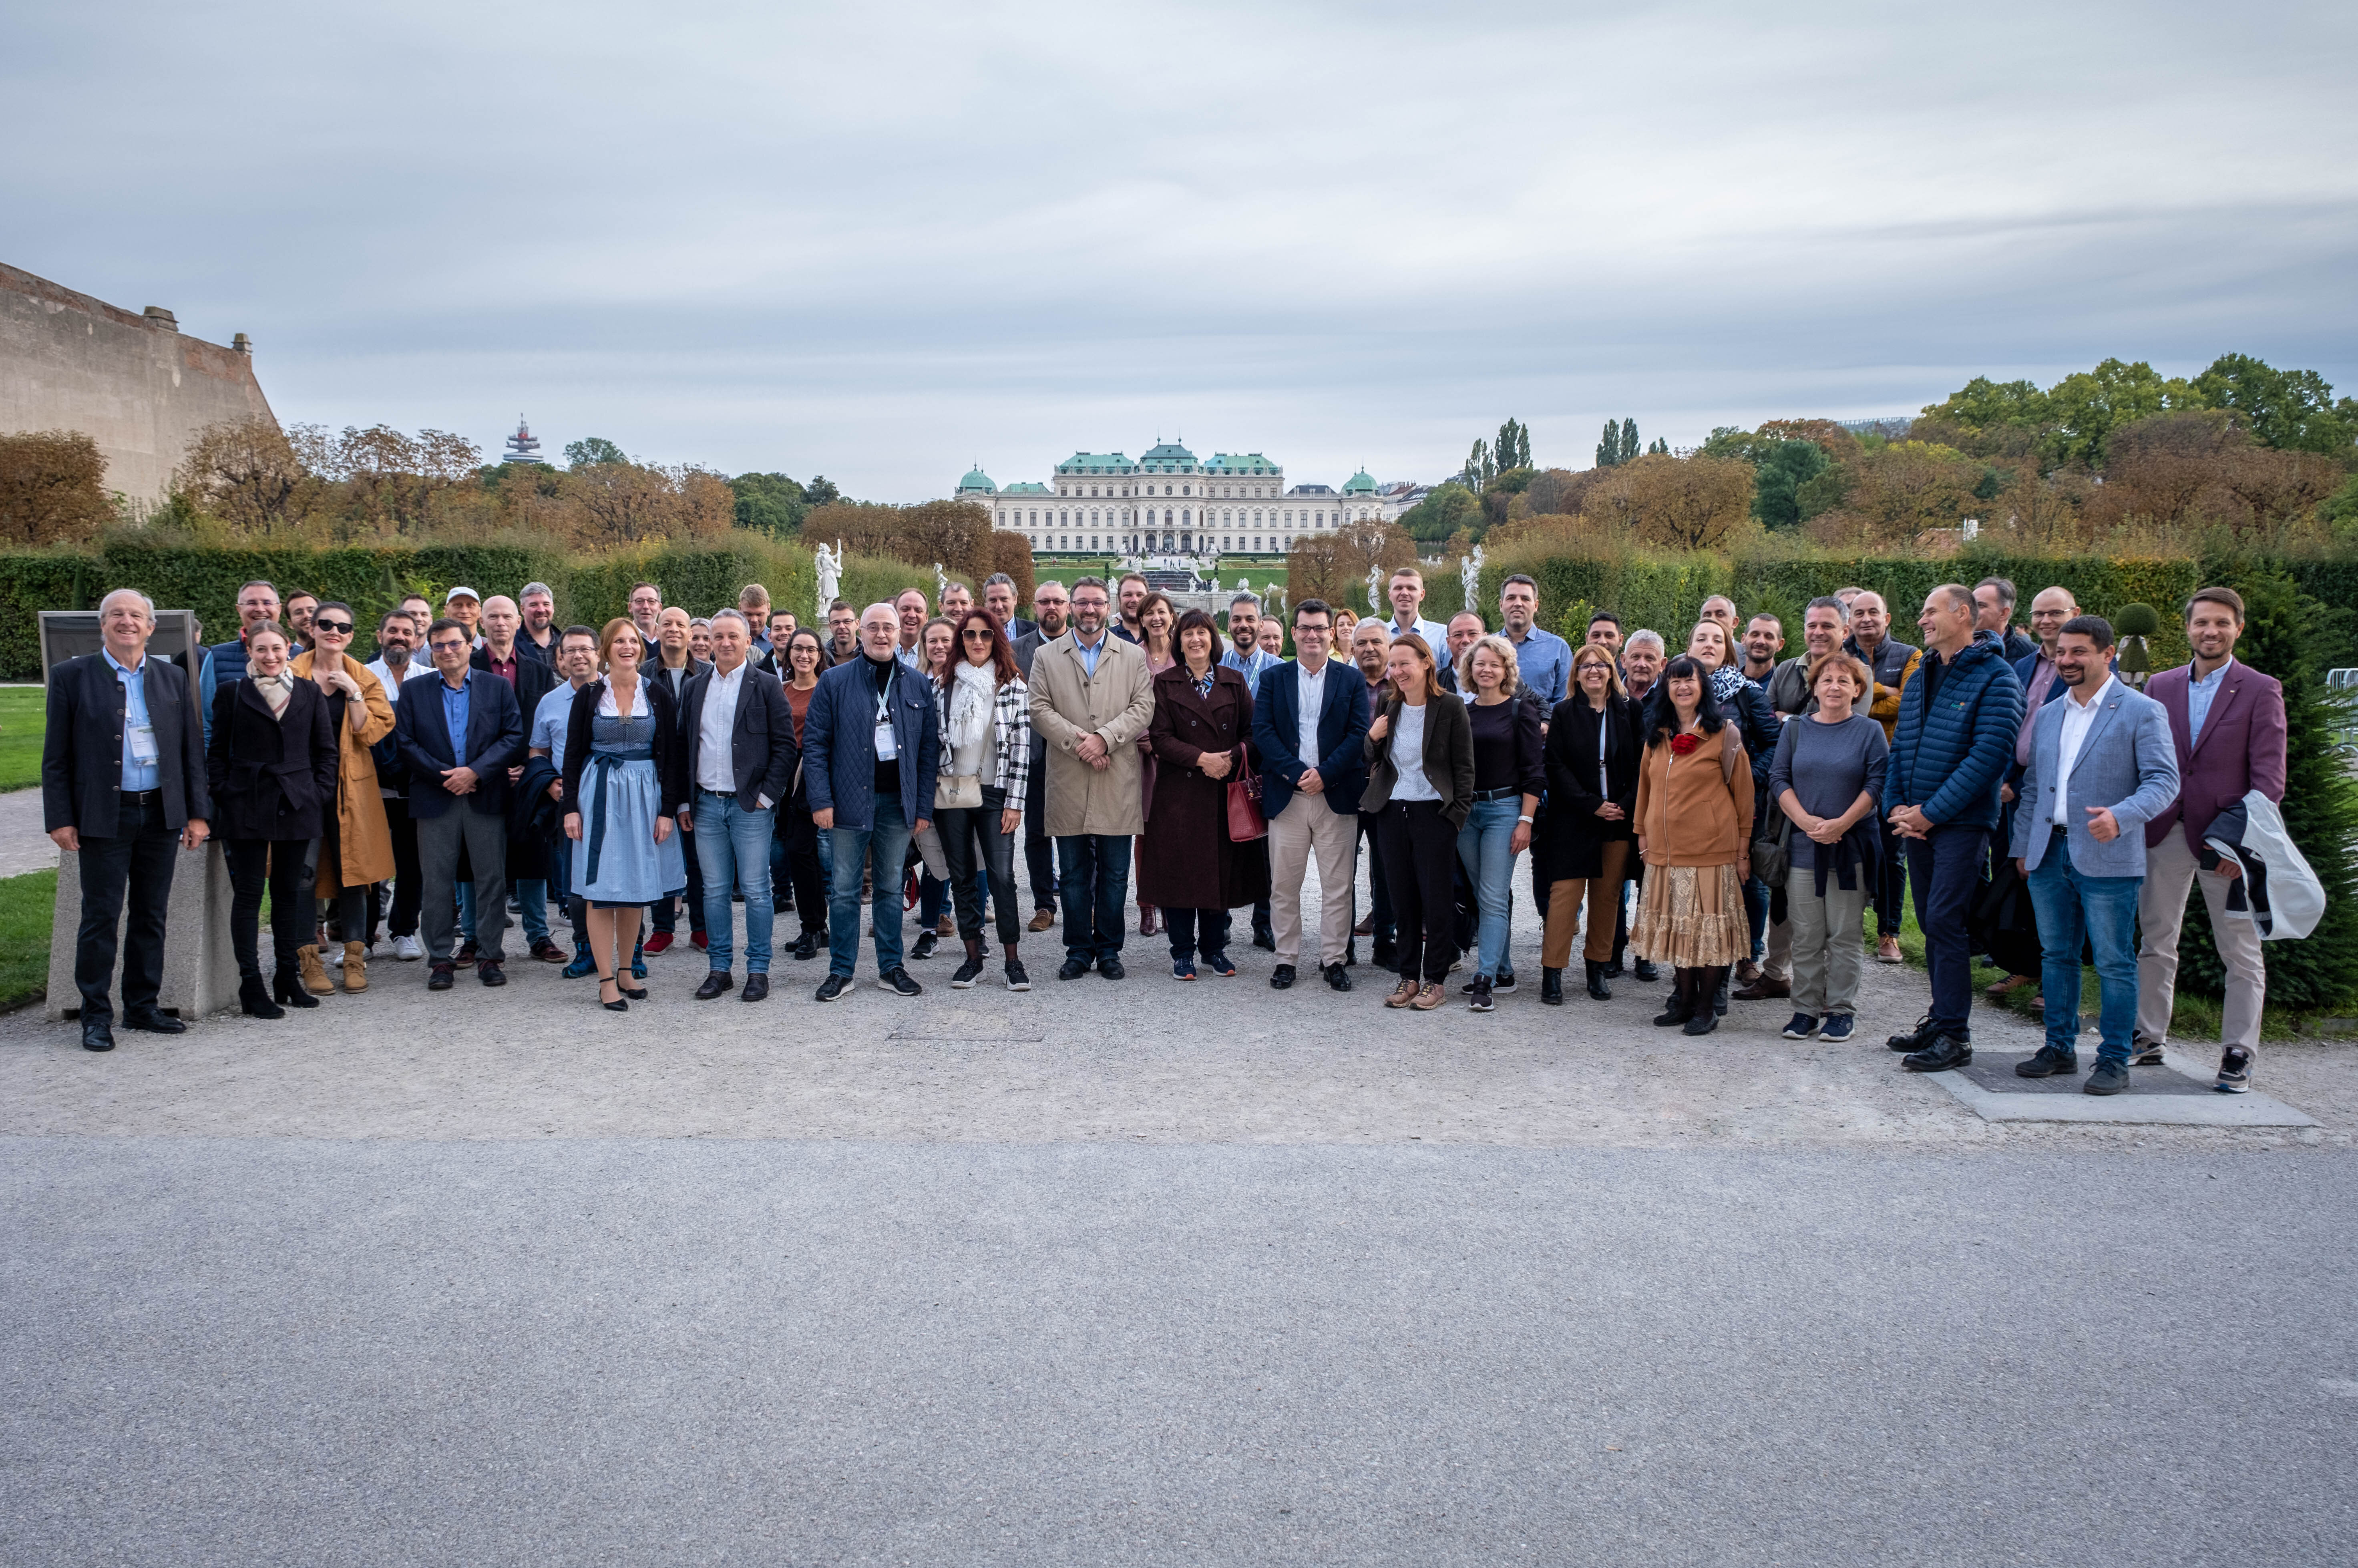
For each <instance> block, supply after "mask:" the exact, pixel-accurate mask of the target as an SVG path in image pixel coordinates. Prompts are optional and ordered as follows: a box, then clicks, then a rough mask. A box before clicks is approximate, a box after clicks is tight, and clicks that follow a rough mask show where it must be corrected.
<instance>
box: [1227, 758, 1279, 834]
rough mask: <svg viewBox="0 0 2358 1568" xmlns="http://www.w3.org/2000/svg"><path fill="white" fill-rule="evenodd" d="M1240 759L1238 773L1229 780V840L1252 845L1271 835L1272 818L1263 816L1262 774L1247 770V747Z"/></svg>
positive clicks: (1238, 759)
mask: <svg viewBox="0 0 2358 1568" xmlns="http://www.w3.org/2000/svg"><path fill="white" fill-rule="evenodd" d="M1236 759H1237V776H1236V777H1234V778H1231V779H1230V780H1229V781H1228V842H1229V843H1231V844H1249V843H1251V842H1252V841H1253V840H1254V839H1256V838H1268V837H1269V818H1268V817H1266V816H1262V815H1261V809H1260V774H1259V773H1246V772H1245V771H1244V763H1245V755H1244V750H1243V748H1241V747H1239V748H1238V750H1237V752H1236Z"/></svg>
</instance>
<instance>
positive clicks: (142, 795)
mask: <svg viewBox="0 0 2358 1568" xmlns="http://www.w3.org/2000/svg"><path fill="white" fill-rule="evenodd" d="M116 793H117V794H119V795H122V796H123V798H124V800H125V801H126V802H128V803H129V804H131V805H133V806H153V805H155V804H156V803H157V801H159V800H161V799H163V798H164V792H163V791H162V790H160V789H126V790H120V791H117V792H116Z"/></svg>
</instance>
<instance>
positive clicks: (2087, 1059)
mask: <svg viewBox="0 0 2358 1568" xmlns="http://www.w3.org/2000/svg"><path fill="white" fill-rule="evenodd" d="M2031 1055H2032V1053H2030V1052H2028V1051H1983V1050H1976V1051H1974V1059H1973V1061H1972V1063H1971V1064H1970V1065H1966V1066H1963V1067H1960V1068H1958V1069H1957V1072H1958V1075H1959V1076H1962V1077H1964V1078H1966V1079H1968V1080H1970V1081H1971V1082H1973V1083H1975V1084H1978V1085H1979V1086H1981V1087H1983V1088H1985V1089H1987V1090H1989V1091H1990V1092H1991V1093H1993V1094H2002V1095H2017V1094H2018V1095H2076V1094H2079V1093H2081V1092H2082V1090H2084V1089H2085V1088H2086V1087H2087V1084H2088V1075H2089V1074H2090V1073H2092V1072H2093V1071H2094V1070H2095V1066H2096V1053H2095V1052H2094V1051H2093V1049H2091V1047H2090V1045H2088V1044H2082V1046H2081V1047H2080V1070H2079V1071H2078V1072H2076V1073H2062V1074H2058V1075H2057V1076H2054V1077H2051V1078H2024V1077H2017V1076H2016V1075H2015V1071H2014V1065H2015V1064H2016V1063H2017V1062H2027V1061H2028V1060H2030V1057H2031ZM2218 1092H2219V1091H2218V1090H2216V1089H2214V1088H2212V1087H2211V1086H2210V1085H2208V1084H2203V1083H2198V1082H2196V1081H2195V1080H2194V1079H2192V1078H2190V1077H2188V1076H2186V1075H2184V1074H2183V1073H2174V1072H2172V1071H2170V1070H2169V1068H2168V1067H2132V1068H2130V1069H2129V1087H2128V1088H2127V1090H2126V1091H2125V1093H2127V1094H2131V1095H2201V1096H2202V1097H2204V1098H2210V1097H2212V1096H2214V1095H2216V1094H2217V1093H2218Z"/></svg>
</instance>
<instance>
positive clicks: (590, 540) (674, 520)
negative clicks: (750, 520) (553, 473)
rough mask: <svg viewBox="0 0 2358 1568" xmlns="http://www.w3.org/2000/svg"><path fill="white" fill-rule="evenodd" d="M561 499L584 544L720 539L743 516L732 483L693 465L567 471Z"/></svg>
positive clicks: (614, 465) (633, 465) (609, 465)
mask: <svg viewBox="0 0 2358 1568" xmlns="http://www.w3.org/2000/svg"><path fill="white" fill-rule="evenodd" d="M557 498H558V501H559V503H561V514H563V515H565V516H567V518H568V521H569V522H570V524H571V527H570V528H569V530H568V531H569V532H570V533H572V534H573V535H574V536H575V537H576V538H577V539H579V541H580V542H582V543H584V544H596V545H634V544H640V543H643V542H645V541H648V540H654V539H684V538H717V537H719V536H720V535H725V534H726V533H728V532H729V530H730V528H731V527H732V526H733V525H734V524H735V523H736V517H737V498H736V496H735V495H734V494H733V493H731V492H730V489H729V481H726V480H724V479H722V478H721V477H720V476H719V474H717V473H713V472H712V471H710V470H707V469H700V468H696V467H693V466H691V465H688V464H678V465H676V466H672V467H659V466H657V465H654V464H649V463H632V462H621V463H593V464H591V465H590V466H589V467H587V468H582V469H576V470H570V471H568V472H567V473H566V474H565V475H564V478H563V481H562V483H561V484H560V486H559V488H558V491H557Z"/></svg>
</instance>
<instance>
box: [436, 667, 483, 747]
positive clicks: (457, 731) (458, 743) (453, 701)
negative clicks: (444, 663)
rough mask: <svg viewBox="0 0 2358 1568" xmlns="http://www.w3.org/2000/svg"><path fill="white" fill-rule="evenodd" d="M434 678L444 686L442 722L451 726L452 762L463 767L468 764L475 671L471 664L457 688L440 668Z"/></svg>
mask: <svg viewBox="0 0 2358 1568" xmlns="http://www.w3.org/2000/svg"><path fill="white" fill-rule="evenodd" d="M434 678H435V679H436V680H437V681H438V682H440V684H441V687H442V722H443V723H445V724H447V725H449V727H450V763H451V766H453V767H460V768H463V767H465V766H466V765H467V706H468V697H470V695H471V693H472V692H473V690H474V686H475V672H474V670H473V668H472V667H470V668H469V669H468V671H467V678H466V679H464V680H462V681H460V683H459V685H458V687H457V688H456V689H455V690H454V689H453V688H452V687H451V685H450V683H449V680H447V679H445V678H444V676H443V675H442V672H441V671H440V670H436V671H435V672H434Z"/></svg>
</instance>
